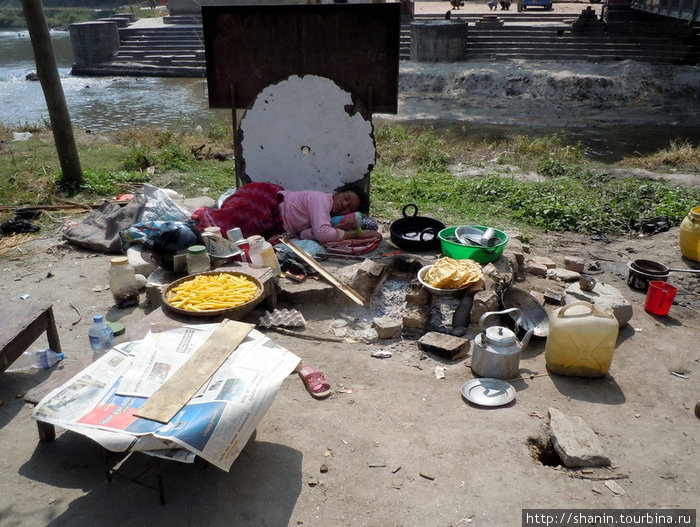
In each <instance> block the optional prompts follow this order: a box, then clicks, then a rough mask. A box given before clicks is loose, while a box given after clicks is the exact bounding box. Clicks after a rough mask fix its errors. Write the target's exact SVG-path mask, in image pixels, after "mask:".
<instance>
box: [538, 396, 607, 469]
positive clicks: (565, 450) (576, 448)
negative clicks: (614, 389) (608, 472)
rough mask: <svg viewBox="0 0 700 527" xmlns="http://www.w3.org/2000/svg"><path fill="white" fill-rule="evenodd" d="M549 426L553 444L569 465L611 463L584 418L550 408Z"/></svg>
mask: <svg viewBox="0 0 700 527" xmlns="http://www.w3.org/2000/svg"><path fill="white" fill-rule="evenodd" d="M549 428H550V439H551V441H552V446H553V447H554V450H555V451H556V453H557V454H558V455H559V457H560V458H561V460H562V462H563V463H564V465H566V466H567V467H569V468H573V467H600V466H606V465H610V458H609V457H608V456H607V455H606V454H605V452H604V451H603V447H602V446H601V444H600V441H599V440H598V437H597V436H596V435H595V433H594V432H593V430H591V429H590V427H589V426H588V425H587V424H586V422H585V421H584V420H583V419H582V418H580V417H578V416H568V415H566V414H564V413H563V412H561V411H559V410H557V409H556V408H550V409H549Z"/></svg>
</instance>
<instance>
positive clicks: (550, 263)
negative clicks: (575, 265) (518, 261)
mask: <svg viewBox="0 0 700 527" xmlns="http://www.w3.org/2000/svg"><path fill="white" fill-rule="evenodd" d="M528 261H530V262H533V263H535V264H537V265H543V266H545V267H546V268H547V269H553V268H554V267H556V266H557V264H556V263H555V262H554V260H552V259H551V258H547V257H546V256H530V258H528Z"/></svg>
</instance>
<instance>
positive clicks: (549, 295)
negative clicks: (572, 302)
mask: <svg viewBox="0 0 700 527" xmlns="http://www.w3.org/2000/svg"><path fill="white" fill-rule="evenodd" d="M544 301H545V302H547V303H548V304H554V305H557V306H561V305H563V304H564V295H563V294H561V293H559V292H557V291H554V290H552V289H546V290H545V292H544Z"/></svg>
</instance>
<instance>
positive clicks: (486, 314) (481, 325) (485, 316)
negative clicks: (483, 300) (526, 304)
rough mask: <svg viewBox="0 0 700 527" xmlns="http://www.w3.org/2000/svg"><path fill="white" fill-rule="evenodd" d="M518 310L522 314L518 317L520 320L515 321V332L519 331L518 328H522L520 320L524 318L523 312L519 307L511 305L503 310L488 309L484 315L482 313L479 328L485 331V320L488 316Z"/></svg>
mask: <svg viewBox="0 0 700 527" xmlns="http://www.w3.org/2000/svg"><path fill="white" fill-rule="evenodd" d="M515 312H518V313H520V316H519V317H518V320H516V321H515V332H516V333H517V332H518V329H519V328H520V320H521V319H522V316H523V312H522V311H521V310H520V308H518V307H510V308H508V309H504V310H503V311H487V312H486V313H484V314H483V315H481V318H480V319H479V329H480V330H481V331H484V329H485V328H484V322H485V321H486V319H487V318H488V317H490V316H491V315H507V314H508V313H515Z"/></svg>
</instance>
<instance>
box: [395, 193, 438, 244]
mask: <svg viewBox="0 0 700 527" xmlns="http://www.w3.org/2000/svg"><path fill="white" fill-rule="evenodd" d="M410 207H413V214H412V215H411V216H409V215H408V214H407V212H406V211H407V210H408V209H409V208H410ZM402 213H403V218H400V219H398V220H396V221H395V222H394V223H392V224H391V229H390V231H391V241H392V242H393V244H394V245H396V246H397V247H399V248H400V249H403V250H404V251H410V252H421V251H433V250H436V249H439V248H440V238H438V232H440V231H441V230H442V229H444V228H445V224H444V223H442V222H440V221H438V220H434V219H433V218H428V217H426V216H418V207H417V206H416V205H415V204H413V203H409V204H408V205H406V206H405V207H404V208H403V210H402Z"/></svg>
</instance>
